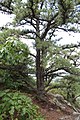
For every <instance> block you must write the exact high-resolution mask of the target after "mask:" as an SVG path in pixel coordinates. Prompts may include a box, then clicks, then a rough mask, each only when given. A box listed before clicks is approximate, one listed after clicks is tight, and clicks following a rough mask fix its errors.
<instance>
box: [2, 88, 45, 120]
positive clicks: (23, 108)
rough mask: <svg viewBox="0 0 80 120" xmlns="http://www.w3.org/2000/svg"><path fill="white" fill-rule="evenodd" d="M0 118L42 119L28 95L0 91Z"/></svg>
mask: <svg viewBox="0 0 80 120" xmlns="http://www.w3.org/2000/svg"><path fill="white" fill-rule="evenodd" d="M0 120H44V119H43V118H42V116H41V115H40V113H39V112H38V106H36V105H34V104H33V103H32V101H31V99H30V98H29V97H27V96H26V95H24V94H22V93H20V92H11V91H10V90H4V91H0Z"/></svg>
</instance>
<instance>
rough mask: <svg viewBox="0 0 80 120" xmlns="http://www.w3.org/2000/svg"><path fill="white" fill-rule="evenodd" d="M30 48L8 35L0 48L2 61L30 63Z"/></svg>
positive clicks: (12, 63) (6, 62)
mask: <svg viewBox="0 0 80 120" xmlns="http://www.w3.org/2000/svg"><path fill="white" fill-rule="evenodd" d="M28 54H29V49H28V47H27V45H25V44H23V43H22V42H20V41H19V40H18V39H17V38H15V37H8V38H7V40H6V42H5V43H4V44H3V45H2V46H1V48H0V61H1V62H2V63H3V64H7V65H16V64H21V63H24V64H25V63H28V60H29V57H28Z"/></svg>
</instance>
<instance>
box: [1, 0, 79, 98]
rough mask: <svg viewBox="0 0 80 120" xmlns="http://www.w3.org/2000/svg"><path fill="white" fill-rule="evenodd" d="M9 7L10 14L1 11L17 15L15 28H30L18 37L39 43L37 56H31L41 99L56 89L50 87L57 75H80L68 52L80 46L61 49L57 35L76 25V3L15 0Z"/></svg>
mask: <svg viewBox="0 0 80 120" xmlns="http://www.w3.org/2000/svg"><path fill="white" fill-rule="evenodd" d="M7 5H8V6H7V9H8V10H7V9H6V10H5V9H2V7H1V10H2V11H7V12H8V13H10V14H11V13H13V14H15V18H14V22H13V24H14V26H15V27H18V26H25V25H26V28H24V29H21V30H20V31H19V34H18V37H20V36H25V37H26V41H27V39H30V40H31V39H32V40H34V41H35V42H34V48H35V50H36V55H33V54H32V53H31V54H30V55H32V56H33V57H34V59H35V69H36V70H35V74H36V86H37V94H38V95H41V96H43V95H44V93H45V91H48V90H50V89H51V88H55V86H53V87H49V88H48V86H50V83H51V82H52V80H53V79H54V78H55V77H56V76H58V73H56V72H57V71H59V70H64V71H66V72H68V73H70V74H75V75H80V74H79V71H80V70H79V69H78V68H77V67H75V66H74V63H73V64H72V63H71V61H72V60H71V59H68V52H67V50H68V49H70V48H75V47H79V46H80V44H79V45H66V46H59V45H58V44H57V41H56V40H55V34H54V33H55V31H56V29H62V30H65V31H67V29H66V28H64V27H63V26H64V25H66V26H67V24H68V23H74V22H75V18H74V2H73V0H65V1H64V0H59V1H57V0H27V1H25V2H23V1H22V0H16V1H15V0H13V1H11V2H10V4H7ZM2 6H3V4H2ZM4 7H5V5H4ZM73 18H74V19H73ZM69 30H70V31H71V30H72V29H71V28H70V29H68V31H69ZM70 53H71V52H70ZM66 54H67V55H66ZM65 56H66V57H65ZM69 56H70V55H69ZM75 71H76V72H75Z"/></svg>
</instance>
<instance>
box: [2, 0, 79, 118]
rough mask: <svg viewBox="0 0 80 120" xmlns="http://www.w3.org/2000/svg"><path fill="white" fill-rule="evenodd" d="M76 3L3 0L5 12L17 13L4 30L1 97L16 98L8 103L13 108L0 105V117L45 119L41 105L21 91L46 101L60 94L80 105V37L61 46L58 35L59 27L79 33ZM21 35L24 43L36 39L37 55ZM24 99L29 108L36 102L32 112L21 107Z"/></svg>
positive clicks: (52, 0)
mask: <svg viewBox="0 0 80 120" xmlns="http://www.w3.org/2000/svg"><path fill="white" fill-rule="evenodd" d="M78 5H80V0H24V1H23V0H3V1H1V2H0V11H1V12H2V14H10V15H14V19H13V21H12V23H8V24H6V25H5V26H3V27H1V28H0V86H1V87H0V93H1V95H0V99H1V100H2V103H5V102H6V103H7V102H8V101H9V100H10V98H11V96H12V100H13V101H12V102H11V103H9V105H10V106H12V107H11V108H10V109H9V110H8V108H9V106H6V105H4V104H2V103H1V107H0V118H1V119H0V120H6V118H7V117H9V115H10V120H26V119H27V120H43V118H42V116H41V115H37V112H35V110H34V109H37V107H36V106H34V105H32V103H30V104H29V102H25V101H28V100H29V98H26V97H25V95H22V92H24V93H28V94H34V96H35V97H37V98H38V99H40V100H44V101H46V99H45V98H46V95H47V94H48V93H51V94H60V95H62V96H63V97H64V98H65V99H66V100H67V101H68V102H70V103H71V104H72V105H74V106H75V107H79V108H80V40H77V41H78V42H77V44H65V45H61V44H58V43H59V41H60V39H61V38H59V39H56V35H55V32H56V31H57V30H63V31H66V32H73V33H79V32H80V27H79V26H80V8H79V7H78ZM76 26H77V27H76ZM66 37H67V36H66ZM22 39H25V40H26V43H27V41H28V40H30V41H31V42H32V41H34V43H33V50H35V54H34V53H33V50H30V48H29V46H28V44H24V43H23V42H21V40H22ZM67 41H70V40H69V39H68V40H67ZM14 91H16V92H14ZM22 98H23V99H24V104H25V106H28V104H29V105H31V106H33V109H31V110H33V111H32V112H33V113H34V114H32V112H31V110H27V107H23V104H22V101H23V99H22ZM18 99H19V100H20V101H17V100H18ZM29 101H30V102H31V100H29ZM18 102H20V105H21V107H20V106H19V105H18V104H17V103H18ZM14 103H15V104H16V105H15V106H17V107H18V109H17V107H14V105H13V104H14ZM5 106H6V107H5ZM28 107H29V106H28ZM3 108H6V110H5V109H3ZM2 109H3V110H2ZM7 110H8V111H7ZM21 110H22V112H21V113H22V114H20V111H21ZM5 111H6V114H5ZM15 111H18V114H16V113H15ZM8 112H9V114H8ZM29 112H30V113H29ZM14 113H15V114H16V115H15V117H14ZM30 116H31V117H30ZM36 116H37V117H36Z"/></svg>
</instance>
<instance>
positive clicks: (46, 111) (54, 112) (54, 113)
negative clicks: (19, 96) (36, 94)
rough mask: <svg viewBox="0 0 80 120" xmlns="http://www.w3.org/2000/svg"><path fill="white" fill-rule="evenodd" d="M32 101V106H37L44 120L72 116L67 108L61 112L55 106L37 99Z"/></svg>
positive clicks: (70, 110)
mask: <svg viewBox="0 0 80 120" xmlns="http://www.w3.org/2000/svg"><path fill="white" fill-rule="evenodd" d="M32 100H33V103H34V104H36V105H38V106H39V111H40V113H41V114H42V115H43V116H44V118H45V120H60V118H62V117H64V116H72V112H73V110H72V109H71V108H69V107H67V109H66V111H62V110H60V108H58V107H57V106H56V105H53V104H50V103H46V102H42V101H39V100H37V99H32ZM66 120H69V119H66ZM70 120H73V119H70Z"/></svg>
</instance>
